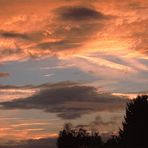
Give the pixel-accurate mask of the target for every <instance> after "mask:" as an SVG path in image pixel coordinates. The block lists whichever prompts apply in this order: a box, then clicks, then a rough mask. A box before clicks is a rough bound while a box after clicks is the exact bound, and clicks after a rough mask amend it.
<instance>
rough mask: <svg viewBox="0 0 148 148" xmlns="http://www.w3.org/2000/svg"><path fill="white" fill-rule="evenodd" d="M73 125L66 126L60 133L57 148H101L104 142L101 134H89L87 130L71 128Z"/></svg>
mask: <svg viewBox="0 0 148 148" xmlns="http://www.w3.org/2000/svg"><path fill="white" fill-rule="evenodd" d="M71 127H72V126H71V124H65V126H64V129H63V130H62V131H60V134H59V137H58V140H57V147H58V148H99V147H101V146H102V144H103V142H102V139H101V137H100V136H99V134H98V133H97V132H96V133H93V134H90V133H88V132H87V131H86V130H85V129H83V128H80V129H75V128H71Z"/></svg>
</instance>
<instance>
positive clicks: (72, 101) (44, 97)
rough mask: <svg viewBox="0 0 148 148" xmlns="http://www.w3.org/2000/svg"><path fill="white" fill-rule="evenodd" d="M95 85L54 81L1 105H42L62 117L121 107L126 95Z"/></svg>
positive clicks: (26, 106) (6, 107) (8, 106)
mask: <svg viewBox="0 0 148 148" xmlns="http://www.w3.org/2000/svg"><path fill="white" fill-rule="evenodd" d="M99 91H100V90H97V89H96V88H95V87H92V86H83V85H78V84H74V85H73V84H69V83H67V84H64V85H62V84H61V83H60V84H57V85H55V86H52V87H51V86H49V87H47V86H46V88H45V89H42V90H41V91H40V92H39V93H37V94H35V95H33V96H31V97H28V98H25V99H16V100H12V101H7V102H2V103H1V107H2V109H42V110H44V111H46V112H51V113H56V114H57V115H58V116H59V117H61V118H63V119H75V118H78V117H80V116H82V115H84V114H88V113H92V112H98V111H117V110H122V109H123V108H124V105H125V103H126V102H127V98H124V97H123V98H122V97H118V96H114V95H112V94H110V93H102V92H99Z"/></svg>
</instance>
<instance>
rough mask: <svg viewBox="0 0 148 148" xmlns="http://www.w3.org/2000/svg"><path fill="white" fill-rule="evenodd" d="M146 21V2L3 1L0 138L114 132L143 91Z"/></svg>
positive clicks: (147, 65) (147, 59) (147, 84)
mask: <svg viewBox="0 0 148 148" xmlns="http://www.w3.org/2000/svg"><path fill="white" fill-rule="evenodd" d="M147 26H148V1H147V0H124V1H123V0H13V1H12V0H0V120H1V125H0V139H2V140H1V141H8V140H22V139H31V138H33V139H39V138H46V137H51V138H54V137H56V136H57V134H58V132H59V130H61V129H62V126H63V124H64V123H67V122H71V123H72V124H73V125H74V126H76V127H80V126H82V127H85V128H88V129H89V130H92V129H95V130H99V131H100V133H102V134H104V135H105V134H112V133H117V132H118V129H119V127H120V126H121V122H122V119H123V115H124V110H125V104H126V103H127V101H128V100H129V99H132V98H134V97H135V96H136V95H137V94H143V93H147V92H148V76H147V75H148V48H147V47H148V46H147V43H148V42H147V39H148V29H147Z"/></svg>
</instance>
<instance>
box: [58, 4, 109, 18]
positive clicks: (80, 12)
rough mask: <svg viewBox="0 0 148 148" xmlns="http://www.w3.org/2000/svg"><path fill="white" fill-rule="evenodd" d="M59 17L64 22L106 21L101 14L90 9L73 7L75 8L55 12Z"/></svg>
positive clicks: (104, 16) (63, 8) (64, 8)
mask: <svg viewBox="0 0 148 148" xmlns="http://www.w3.org/2000/svg"><path fill="white" fill-rule="evenodd" d="M56 13H58V14H59V17H60V18H61V19H64V20H71V21H84V20H87V21H89V20H104V19H108V17H107V16H106V15H104V14H103V13H101V12H99V11H96V10H94V9H92V8H87V7H82V6H77V7H76V6H75V7H62V8H59V9H57V10H56Z"/></svg>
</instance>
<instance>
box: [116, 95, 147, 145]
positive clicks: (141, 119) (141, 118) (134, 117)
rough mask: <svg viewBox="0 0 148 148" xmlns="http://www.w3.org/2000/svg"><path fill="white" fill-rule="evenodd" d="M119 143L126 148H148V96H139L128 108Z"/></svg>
mask: <svg viewBox="0 0 148 148" xmlns="http://www.w3.org/2000/svg"><path fill="white" fill-rule="evenodd" d="M122 126H123V127H122V129H120V131H119V139H120V140H119V141H120V144H121V145H123V146H124V147H139V148H147V147H148V96H147V95H143V96H137V98H136V99H134V100H131V101H130V102H129V103H128V104H127V107H126V114H125V117H124V122H123V123H122Z"/></svg>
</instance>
